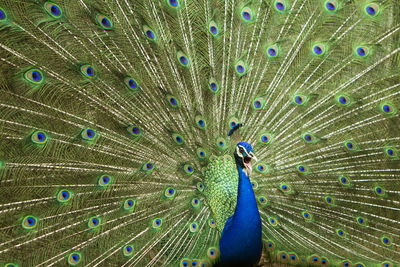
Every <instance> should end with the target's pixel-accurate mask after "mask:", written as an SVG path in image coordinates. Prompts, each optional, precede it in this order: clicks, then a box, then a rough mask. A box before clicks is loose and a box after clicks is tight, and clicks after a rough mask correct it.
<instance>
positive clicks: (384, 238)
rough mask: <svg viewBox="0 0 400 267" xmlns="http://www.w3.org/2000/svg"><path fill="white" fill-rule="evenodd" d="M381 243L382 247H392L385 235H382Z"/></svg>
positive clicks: (390, 241) (390, 240)
mask: <svg viewBox="0 0 400 267" xmlns="http://www.w3.org/2000/svg"><path fill="white" fill-rule="evenodd" d="M381 242H382V244H383V245H385V246H387V247H389V246H391V245H392V239H391V238H390V237H389V236H387V235H383V236H382V237H381Z"/></svg>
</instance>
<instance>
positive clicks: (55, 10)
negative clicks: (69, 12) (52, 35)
mask: <svg viewBox="0 0 400 267" xmlns="http://www.w3.org/2000/svg"><path fill="white" fill-rule="evenodd" d="M44 10H45V11H46V12H47V14H49V15H50V16H52V17H53V18H55V19H58V18H60V17H61V16H62V10H61V8H60V7H59V6H58V5H56V4H54V3H52V2H46V3H44Z"/></svg>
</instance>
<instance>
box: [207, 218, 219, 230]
mask: <svg viewBox="0 0 400 267" xmlns="http://www.w3.org/2000/svg"><path fill="white" fill-rule="evenodd" d="M208 226H210V227H211V228H215V227H216V226H217V225H216V224H215V221H214V219H209V220H208Z"/></svg>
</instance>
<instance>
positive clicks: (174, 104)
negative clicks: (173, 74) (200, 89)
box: [166, 95, 181, 109]
mask: <svg viewBox="0 0 400 267" xmlns="http://www.w3.org/2000/svg"><path fill="white" fill-rule="evenodd" d="M166 97H167V101H168V104H169V106H170V107H171V108H175V109H177V108H180V107H181V102H180V101H179V99H178V98H176V97H175V96H173V95H167V96H166Z"/></svg>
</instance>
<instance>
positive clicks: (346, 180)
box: [338, 175, 351, 187]
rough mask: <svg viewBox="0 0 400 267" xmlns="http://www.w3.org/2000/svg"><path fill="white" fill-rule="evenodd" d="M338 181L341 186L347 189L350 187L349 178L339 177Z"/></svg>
mask: <svg viewBox="0 0 400 267" xmlns="http://www.w3.org/2000/svg"><path fill="white" fill-rule="evenodd" d="M338 179H339V182H340V184H341V185H343V186H347V187H349V186H351V180H350V178H349V177H347V176H344V175H340V176H339V178H338Z"/></svg>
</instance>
